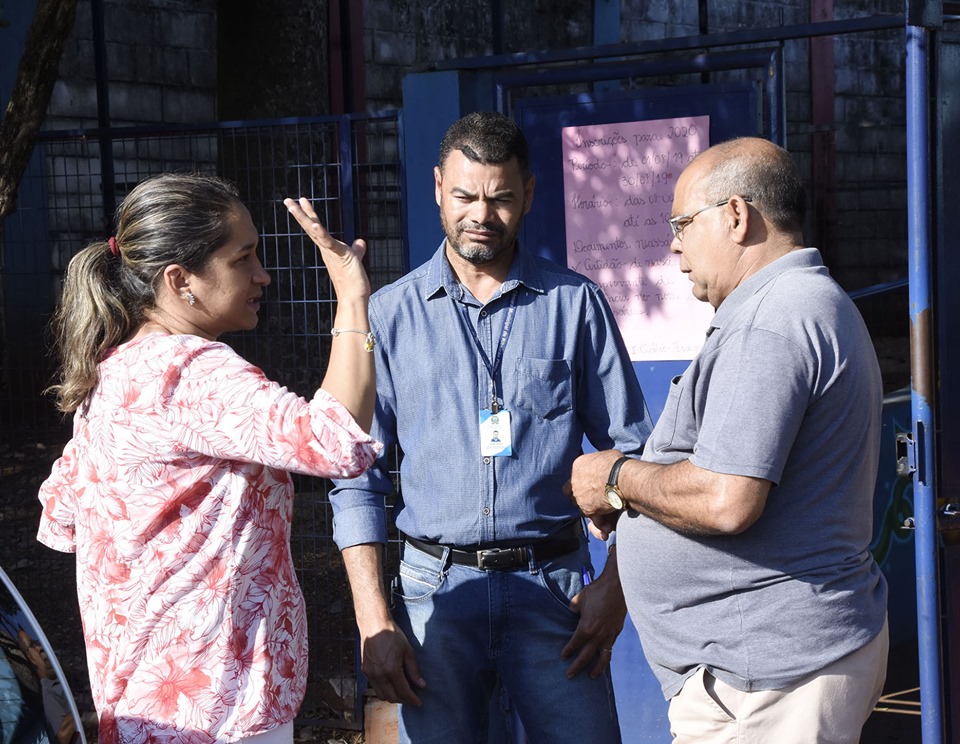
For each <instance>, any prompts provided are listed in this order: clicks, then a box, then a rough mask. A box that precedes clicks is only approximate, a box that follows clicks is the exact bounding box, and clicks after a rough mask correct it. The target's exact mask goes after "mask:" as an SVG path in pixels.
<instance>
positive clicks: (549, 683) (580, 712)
mask: <svg viewBox="0 0 960 744" xmlns="http://www.w3.org/2000/svg"><path fill="white" fill-rule="evenodd" d="M403 550H404V552H403V558H402V560H401V563H400V576H399V581H398V583H397V586H396V588H395V592H394V599H395V607H394V616H395V619H396V622H397V624H398V625H399V626H400V627H401V628H402V629H403V631H404V632H405V633H406V634H407V638H408V639H409V640H410V643H411V644H412V645H413V648H414V651H415V652H416V655H417V662H418V663H419V665H420V671H421V672H422V673H423V677H424V679H426V681H427V687H426V689H424V690H422V691H419V690H418V694H419V695H420V697H421V700H422V701H423V705H422V706H421V707H419V708H417V707H415V706H412V705H403V706H401V708H400V742H412V743H415V744H431V743H432V742H437V744H440V743H441V742H442V744H450V743H451V742H456V743H457V744H461V743H462V744H467V743H469V742H475V743H476V744H486V742H487V734H488V728H489V726H490V721H489V710H490V697H491V694H493V692H494V690H495V689H496V685H497V681H498V680H499V682H500V683H501V684H502V685H503V687H504V689H505V690H506V692H507V694H508V695H509V696H510V700H511V701H512V703H513V705H514V706H515V708H516V710H517V713H518V714H519V717H520V720H521V722H522V724H523V728H524V731H525V732H526V735H527V737H528V738H529V741H531V742H533V743H534V744H541V743H542V744H564V743H565V742H570V744H583V742H596V743H597V744H607V743H608V742H609V743H612V744H617V743H618V742H620V727H619V723H618V721H617V709H616V704H615V701H614V697H613V685H612V683H611V679H610V670H609V668H607V669H606V670H605V671H604V674H603V675H601V676H600V677H598V678H596V679H590V677H589V676H588V671H589V667H588V670H587V671H582V672H580V674H578V675H577V676H576V677H574V678H573V679H567V677H566V671H567V668H568V667H569V666H570V663H571V659H561V658H560V652H561V650H562V649H563V647H564V646H565V645H566V643H567V641H569V640H570V637H571V636H572V635H573V633H574V631H575V630H576V627H577V621H578V618H579V616H578V615H577V613H575V612H573V611H572V610H571V609H570V608H569V607H568V604H569V602H570V599H571V598H572V597H573V596H574V595H575V594H576V593H577V592H579V591H580V590H581V589H583V574H582V571H583V569H584V567H585V566H586V567H589V566H590V562H589V561H590V557H589V552H588V550H587V546H586V543H585V542H584V543H582V545H581V548H580V550H578V551H574V552H573V553H570V554H568V555H565V556H561V557H559V558H555V559H553V560H551V561H546V562H544V563H542V564H539V563H537V562H535V561H531V562H530V565H529V566H527V567H524V568H517V569H513V570H508V571H503V570H500V571H496V570H493V571H483V570H481V569H479V568H472V567H469V566H460V565H455V564H451V563H450V561H449V559H448V555H447V552H446V551H445V553H444V555H443V556H442V557H441V558H434V557H431V556H429V555H426V554H425V553H423V552H421V551H419V550H417V549H416V548H414V547H411V546H410V545H408V544H407V545H404V549H403Z"/></svg>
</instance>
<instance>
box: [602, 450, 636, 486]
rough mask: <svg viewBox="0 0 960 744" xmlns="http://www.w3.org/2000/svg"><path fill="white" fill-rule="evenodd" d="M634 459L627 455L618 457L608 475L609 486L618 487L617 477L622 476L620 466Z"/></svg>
mask: <svg viewBox="0 0 960 744" xmlns="http://www.w3.org/2000/svg"><path fill="white" fill-rule="evenodd" d="M632 459H633V458H632V457H626V456H623V457H619V458H617V461H616V462H615V463H613V467H612V468H610V475H609V476H608V477H607V485H608V486H612V487H614V488H618V486H617V479H618V478H619V477H620V468H622V467H623V463H625V462H627V461H628V460H632Z"/></svg>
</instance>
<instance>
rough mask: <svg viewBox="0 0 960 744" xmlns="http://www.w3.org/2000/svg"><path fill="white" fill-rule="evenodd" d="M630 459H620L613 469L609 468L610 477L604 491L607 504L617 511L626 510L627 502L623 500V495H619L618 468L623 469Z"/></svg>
mask: <svg viewBox="0 0 960 744" xmlns="http://www.w3.org/2000/svg"><path fill="white" fill-rule="evenodd" d="M631 459H633V458H630V457H620V458H618V459H617V461H616V462H615V463H613V467H612V468H610V476H609V477H608V478H607V487H606V489H605V491H606V494H607V502H608V503H609V504H610V506H612V507H613V508H614V509H616V510H617V511H623V510H624V509H626V508H627V502H626V500H625V499H624V498H623V494H622V493H620V486H618V485H617V478H619V477H620V468H622V467H623V463H625V462H627V460H631Z"/></svg>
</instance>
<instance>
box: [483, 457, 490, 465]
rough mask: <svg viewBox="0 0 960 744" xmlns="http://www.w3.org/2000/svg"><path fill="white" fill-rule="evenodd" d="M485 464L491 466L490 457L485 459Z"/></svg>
mask: <svg viewBox="0 0 960 744" xmlns="http://www.w3.org/2000/svg"><path fill="white" fill-rule="evenodd" d="M483 464H484V465H489V464H490V458H489V457H484V458H483Z"/></svg>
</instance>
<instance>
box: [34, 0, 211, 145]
mask: <svg viewBox="0 0 960 744" xmlns="http://www.w3.org/2000/svg"><path fill="white" fill-rule="evenodd" d="M216 5H217V4H216V0H195V1H194V2H187V1H186V0H104V1H103V24H104V39H105V51H106V65H107V75H108V77H109V80H110V83H109V88H108V93H109V101H110V118H111V123H112V124H113V125H114V126H123V125H135V124H156V123H160V122H163V123H167V124H169V123H186V122H205V121H213V120H214V119H215V118H216V116H217V106H216V74H217V33H216ZM93 38H94V30H93V17H92V12H91V6H90V0H79V3H78V6H77V19H76V23H75V25H74V30H73V34H72V35H71V38H70V40H69V42H68V43H67V46H66V48H65V49H64V53H63V58H62V59H61V62H60V79H59V80H58V82H57V85H56V88H55V90H54V94H53V98H52V100H51V102H50V107H49V110H48V118H47V122H46V128H47V129H65V128H66V129H72V128H83V127H92V126H96V124H97V100H96V74H95V66H94V44H93Z"/></svg>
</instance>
